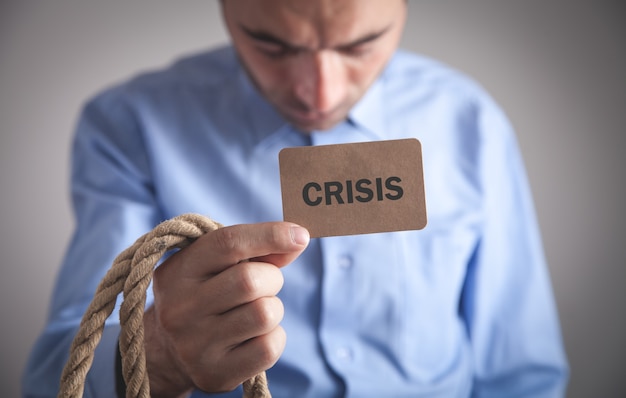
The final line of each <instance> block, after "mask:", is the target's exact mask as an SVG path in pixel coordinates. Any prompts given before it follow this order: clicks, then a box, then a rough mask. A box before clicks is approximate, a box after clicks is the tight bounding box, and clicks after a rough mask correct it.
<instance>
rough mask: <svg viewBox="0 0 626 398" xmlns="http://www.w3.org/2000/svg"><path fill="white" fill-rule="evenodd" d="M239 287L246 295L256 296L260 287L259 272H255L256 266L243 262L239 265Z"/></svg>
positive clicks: (237, 282)
mask: <svg viewBox="0 0 626 398" xmlns="http://www.w3.org/2000/svg"><path fill="white" fill-rule="evenodd" d="M236 278H237V281H236V285H237V289H238V291H240V292H241V293H242V294H243V295H244V296H246V297H251V298H253V297H255V296H256V293H257V292H258V291H259V289H260V281H259V276H258V275H257V272H255V270H254V268H253V267H251V266H250V265H249V263H243V264H241V266H240V267H239V272H238V273H237V277H236Z"/></svg>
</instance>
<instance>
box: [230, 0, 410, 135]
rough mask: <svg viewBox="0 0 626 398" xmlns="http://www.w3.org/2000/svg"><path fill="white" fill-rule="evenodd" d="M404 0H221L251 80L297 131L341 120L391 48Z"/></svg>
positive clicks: (399, 27)
mask: <svg viewBox="0 0 626 398" xmlns="http://www.w3.org/2000/svg"><path fill="white" fill-rule="evenodd" d="M406 7H407V5H406V1H405V0H222V10H223V14H224V20H225V22H226V26H227V28H228V30H229V32H230V35H231V38H232V41H233V44H234V46H235V48H236V49H237V52H238V54H239V57H240V59H241V61H242V63H243V64H244V67H245V68H246V69H247V71H248V74H249V75H250V77H251V79H252V81H253V82H254V84H255V85H256V86H257V88H258V89H259V91H260V92H261V93H262V94H263V95H264V96H265V97H266V98H267V100H268V101H269V102H270V103H271V104H272V105H273V106H274V107H275V108H276V109H277V110H278V112H280V113H281V114H282V115H283V117H284V118H285V119H287V120H288V121H289V122H291V123H292V124H293V125H294V126H295V127H296V128H298V129H300V130H302V131H311V130H326V129H329V128H331V127H333V126H334V125H336V124H337V123H339V122H341V121H343V120H344V119H345V118H346V116H347V114H348V112H349V111H350V109H351V108H352V107H353V106H354V104H355V103H356V102H357V101H358V100H359V99H360V98H361V97H362V96H363V94H364V93H365V92H366V91H367V89H368V88H369V86H370V85H371V84H372V83H373V82H374V80H375V79H376V77H378V75H379V74H380V72H381V71H382V69H383V68H384V66H385V64H386V63H387V61H388V60H389V58H390V57H391V55H392V54H393V52H394V50H395V49H396V47H397V45H398V42H399V40H400V37H401V35H402V31H403V29H404V23H405V19H406Z"/></svg>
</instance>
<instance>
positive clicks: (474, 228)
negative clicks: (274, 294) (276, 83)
mask: <svg viewBox="0 0 626 398" xmlns="http://www.w3.org/2000/svg"><path fill="white" fill-rule="evenodd" d="M408 137H415V138H417V139H419V140H420V141H421V143H422V148H423V162H424V173H425V187H426V204H427V212H428V225H427V227H426V228H425V229H424V230H421V231H407V232H394V233H383V234H368V235H356V236H345V237H331V238H320V239H313V240H312V241H311V243H310V246H309V247H308V248H307V250H306V251H305V252H304V253H303V255H302V256H301V257H300V258H299V259H297V260H296V261H295V263H294V264H292V265H290V266H288V267H286V268H284V270H283V272H284V276H285V284H284V288H283V289H282V291H281V292H280V297H281V299H282V301H283V303H284V305H285V317H284V321H283V323H282V325H283V327H284V328H285V330H286V332H287V346H286V349H285V351H284V353H283V355H282V356H281V358H280V360H279V362H278V363H277V364H276V365H275V366H274V367H273V368H272V369H270V370H269V371H268V373H267V374H268V378H269V382H270V389H271V391H272V393H273V395H274V396H275V397H336V396H346V397H403V396H407V397H408V396H411V397H417V396H419V397H422V396H428V397H467V396H476V397H518V396H532V397H557V396H562V395H563V394H564V389H565V384H566V380H567V376H568V369H567V363H566V358H565V354H564V350H563V347H562V341H561V336H560V330H559V325H558V316H557V312H556V309H555V305H554V299H553V295H552V291H551V286H550V281H549V275H548V272H547V268H546V264H545V261H544V255H543V251H542V246H541V241H540V235H539V232H538V228H537V222H536V218H535V215H534V209H533V204H532V201H531V196H530V193H529V188H528V184H527V181H526V176H525V172H524V169H523V164H522V160H521V157H520V153H519V150H518V147H517V144H516V141H515V137H514V133H513V131H512V129H511V126H510V124H509V122H508V121H507V119H506V118H505V116H504V115H503V113H502V112H501V110H500V109H499V108H498V107H497V105H495V104H494V102H493V101H492V99H491V98H490V97H489V96H488V95H487V94H486V93H485V92H484V91H483V90H482V89H481V88H480V87H479V86H478V85H477V84H475V83H474V82H472V81H471V80H469V79H468V78H466V77H465V76H463V75H461V74H459V73H457V72H455V71H453V70H451V69H449V68H446V67H445V66H442V65H440V64H438V63H436V62H434V61H431V60H428V59H425V58H422V57H419V56H416V55H412V54H408V53H404V52H401V51H400V52H397V53H396V54H395V55H394V57H393V58H392V60H391V61H390V63H389V64H388V66H387V67H386V69H385V70H384V72H383V73H382V75H381V76H380V78H379V79H378V80H377V81H376V82H375V83H374V84H373V86H372V87H371V88H370V89H369V90H368V92H367V93H366V95H365V96H364V97H363V98H362V99H361V100H360V101H359V102H358V103H357V105H356V106H355V107H354V108H353V109H352V111H351V112H350V114H349V118H348V119H347V120H346V121H345V122H343V123H341V124H339V125H337V126H336V127H334V128H333V129H331V130H329V131H325V132H313V133H312V134H310V135H307V134H302V133H299V132H297V131H296V130H294V129H293V128H292V127H291V126H290V125H288V124H287V123H286V122H285V121H284V120H283V119H282V118H281V117H280V116H279V115H278V114H277V113H276V111H275V110H274V109H273V108H272V107H271V106H270V105H269V104H268V103H267V102H266V101H265V100H264V99H263V98H262V97H261V96H260V95H259V93H258V92H257V91H256V90H255V88H254V86H253V85H252V84H251V83H250V81H249V80H248V78H247V76H246V74H245V72H244V70H243V69H242V68H241V66H240V65H239V63H238V62H237V59H236V56H235V54H234V52H233V50H232V49H231V48H222V49H218V50H215V51H212V52H209V53H204V54H200V55H197V56H193V57H190V58H187V59H184V60H181V61H179V62H177V63H176V64H174V65H173V66H171V67H170V68H168V69H167V70H164V71H158V72H153V73H148V74H144V75H141V76H138V77H136V78H134V79H132V80H130V81H129V82H126V83H124V84H121V85H119V86H117V87H114V88H111V89H108V90H106V91H105V92H103V93H101V94H99V95H98V96H97V97H95V98H94V99H93V100H91V101H90V102H89V103H88V104H86V106H85V108H84V111H83V113H82V117H81V119H80V121H79V123H78V126H77V132H76V138H75V141H74V148H73V169H72V170H73V171H72V195H73V204H74V208H75V214H76V232H75V235H74V237H73V239H72V241H71V244H70V246H69V249H68V252H67V255H66V257H65V260H64V263H63V266H62V269H61V272H60V275H59V277H58V280H57V283H56V288H55V290H54V295H53V299H52V304H51V308H50V315H49V319H48V321H47V325H46V328H45V330H44V331H43V333H42V335H41V337H40V339H39V340H38V342H37V344H36V346H35V348H34V350H33V353H32V356H31V358H30V361H29V364H28V367H27V369H26V372H25V375H24V379H23V387H24V394H25V396H55V394H56V391H57V388H58V380H59V377H60V373H61V370H62V367H63V364H64V363H65V361H66V359H67V354H68V351H69V346H70V343H71V340H72V338H73V336H74V333H75V332H76V329H77V326H78V324H79V322H80V319H81V316H82V314H83V312H84V311H85V309H86V307H87V305H88V303H89V302H90V301H91V298H92V295H93V293H94V291H95V289H96V286H97V284H98V283H99V281H100V280H101V278H102V277H103V276H104V274H105V273H106V271H107V269H108V268H109V267H110V265H111V263H112V262H113V259H114V257H115V256H116V255H117V254H118V253H119V252H121V251H122V250H124V249H125V248H126V247H128V246H130V245H131V244H132V243H133V242H134V241H135V239H137V238H138V237H139V236H141V235H142V234H144V233H145V232H147V231H148V230H150V229H152V228H153V227H154V226H155V225H156V224H158V223H159V222H160V221H163V220H165V219H169V218H172V217H174V216H177V215H180V214H182V213H188V212H193V213H200V214H204V215H208V216H210V217H212V218H214V219H216V220H217V221H220V222H221V223H223V224H226V225H230V224H238V223H255V222H261V221H271V220H274V221H275V220H281V219H282V205H281V193H280V192H281V191H280V180H279V172H278V152H279V151H280V150H281V149H282V148H285V147H291V146H302V145H321V144H337V143H345V142H361V141H374V140H388V139H399V138H408ZM151 300H152V297H151V295H150V294H149V297H148V302H150V301H151ZM117 316H118V315H117V310H116V311H115V313H114V314H113V315H112V317H111V319H110V320H109V321H108V322H107V327H106V328H105V332H104V336H103V339H102V341H101V343H100V345H99V347H98V350H97V353H96V358H95V361H94V364H93V366H92V371H91V372H90V374H89V376H88V378H87V386H86V389H85V396H88V397H111V396H114V357H115V352H116V344H117V336H118V333H119V325H118V320H117ZM194 396H201V394H200V393H197V394H196V395H194ZM224 396H238V397H240V396H241V391H235V392H233V393H231V394H224Z"/></svg>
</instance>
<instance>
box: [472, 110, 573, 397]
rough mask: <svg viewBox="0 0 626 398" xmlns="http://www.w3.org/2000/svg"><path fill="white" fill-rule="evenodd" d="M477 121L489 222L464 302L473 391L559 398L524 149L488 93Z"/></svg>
mask: <svg viewBox="0 0 626 398" xmlns="http://www.w3.org/2000/svg"><path fill="white" fill-rule="evenodd" d="M475 120H476V128H477V129H478V134H479V135H480V137H481V139H480V142H481V144H480V148H479V151H480V159H481V160H480V165H479V167H478V169H479V171H478V174H479V180H480V185H481V190H482V193H483V196H484V201H483V203H484V206H483V215H484V217H483V219H484V223H483V226H482V231H481V237H480V241H479V244H478V247H477V249H476V251H475V254H474V255H473V258H472V261H471V263H470V265H469V268H468V272H467V277H466V282H465V286H464V291H463V296H462V303H461V311H462V313H463V316H464V319H465V321H466V325H467V329H468V334H469V336H470V339H471V344H472V349H473V356H474V369H475V376H474V377H475V380H474V388H473V394H472V396H474V397H505V396H506V397H529V396H532V397H561V396H564V394H565V385H566V382H567V377H568V367H567V361H566V357H565V353H564V349H563V344H562V341H561V333H560V329H559V322H558V315H557V311H556V306H555V302H554V298H553V296H552V288H551V286H550V279H549V274H548V269H547V266H546V262H545V259H544V255H543V248H542V245H541V239H540V234H539V229H538V225H537V220H536V217H535V211H534V209H533V205H532V200H531V194H530V189H529V186H528V182H527V180H526V176H525V172H524V168H523V164H522V159H521V155H520V153H519V150H518V147H517V144H516V142H515V138H514V134H513V131H512V128H511V126H510V125H509V122H508V121H507V120H506V118H505V117H504V115H503V114H502V112H501V111H500V110H499V108H497V107H496V106H495V105H494V104H493V103H492V102H491V101H490V100H487V101H486V105H485V106H481V107H479V108H478V110H477V114H476V119H475Z"/></svg>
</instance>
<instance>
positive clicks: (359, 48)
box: [339, 43, 371, 58]
mask: <svg viewBox="0 0 626 398" xmlns="http://www.w3.org/2000/svg"><path fill="white" fill-rule="evenodd" d="M370 51H371V45H370V44H369V43H360V44H355V45H350V46H345V47H341V48H339V52H340V53H342V54H344V55H347V56H349V57H355V58H359V57H363V56H365V55H367V54H368V53H369V52H370Z"/></svg>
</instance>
